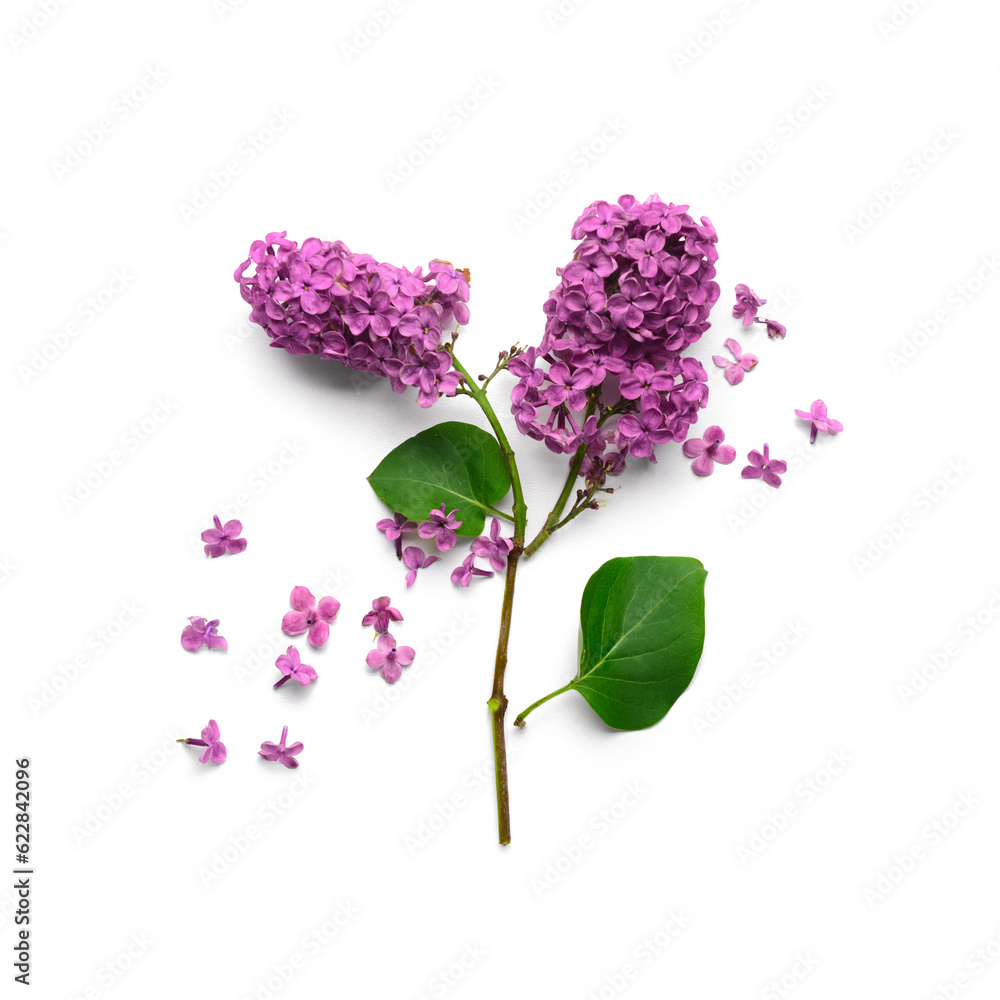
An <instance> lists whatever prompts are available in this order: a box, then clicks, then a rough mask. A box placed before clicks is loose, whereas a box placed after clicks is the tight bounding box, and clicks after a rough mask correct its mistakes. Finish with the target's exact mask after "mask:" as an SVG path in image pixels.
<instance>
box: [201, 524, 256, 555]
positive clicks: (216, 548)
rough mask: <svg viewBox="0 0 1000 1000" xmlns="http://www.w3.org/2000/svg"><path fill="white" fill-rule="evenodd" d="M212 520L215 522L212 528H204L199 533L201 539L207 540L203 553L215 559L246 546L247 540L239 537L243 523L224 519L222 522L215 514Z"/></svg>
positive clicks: (239, 550) (241, 549)
mask: <svg viewBox="0 0 1000 1000" xmlns="http://www.w3.org/2000/svg"><path fill="white" fill-rule="evenodd" d="M212 520H213V521H214V522H215V527H214V528H206V529H205V530H204V531H203V532H202V533H201V540H202V541H203V542H207V543H208V544H207V545H206V546H205V555H206V556H211V557H212V558H213V559H217V558H218V557H219V556H224V555H225V554H226V553H227V552H242V551H243V550H244V549H245V548H246V547H247V540H246V539H245V538H240V537H239V536H240V535H241V534H242V533H243V525H242V524H241V523H240V522H239V521H235V520H233V521H226V523H225V524H223V523H222V522H221V521H220V520H219V515H218V514H216V515H215V516H214V517H213V518H212Z"/></svg>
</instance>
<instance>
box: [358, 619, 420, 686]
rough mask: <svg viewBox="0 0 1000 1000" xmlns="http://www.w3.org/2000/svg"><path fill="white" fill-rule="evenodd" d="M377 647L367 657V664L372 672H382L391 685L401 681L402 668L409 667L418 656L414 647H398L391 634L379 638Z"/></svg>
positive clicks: (387, 633)
mask: <svg viewBox="0 0 1000 1000" xmlns="http://www.w3.org/2000/svg"><path fill="white" fill-rule="evenodd" d="M377 647H378V648H377V649H373V650H372V651H371V652H370V653H369V654H368V655H367V656H366V657H365V662H366V663H367V664H368V666H369V667H371V668H372V670H379V671H381V673H382V677H383V679H385V680H386V681H388V682H389V683H390V684H394V683H395V682H396V681H398V680H399V678H400V675H401V674H402V673H403V671H402V669H401V668H402V667H408V666H409V665H410V664H411V663H412V662H413V658H414V657H415V656H416V655H417V654H416V652H415V651H414V649H413V647H412V646H397V645H396V640H395V639H394V638H393V637H392V633H391V632H386V633H385V635H380V636H379V637H378V643H377Z"/></svg>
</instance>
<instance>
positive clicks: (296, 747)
mask: <svg viewBox="0 0 1000 1000" xmlns="http://www.w3.org/2000/svg"><path fill="white" fill-rule="evenodd" d="M287 737H288V726H283V727H282V730H281V742H280V743H271V742H270V741H269V740H265V741H264V742H263V743H261V745H260V749H259V750H258V751H257V753H258V754H259V755H260V756H261V757H263V758H264V760H276V761H277V762H278V763H279V764H284V765H285V767H298V766H299V762H298V761H297V760H296V759H295V757H296V755H298V754H300V753H302V749H303V744H301V743H293V744H292V745H291V746H285V740H286V739H287Z"/></svg>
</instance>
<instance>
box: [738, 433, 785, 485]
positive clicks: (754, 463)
mask: <svg viewBox="0 0 1000 1000" xmlns="http://www.w3.org/2000/svg"><path fill="white" fill-rule="evenodd" d="M747 461H748V462H749V463H750V464H749V465H748V466H746V467H745V468H744V469H743V471H742V472H741V473H740V475H741V476H742V477H743V478H744V479H763V480H764V482H765V483H767V485H768V486H773V487H774V488H775V489H777V488H778V487H779V486H780V485H781V476H782V475H783V474H784V473H785V472H787V471H788V463H787V462H786V461H784V460H783V459H780V458H775V459H772V458H771V452H770V449H769V448H768V446H767V444H766V443H765V445H764V452H763V454H762V453H761V452H759V451H757V449H756V448H755V449H754V450H753V451H751V452H750V454H749V455H747Z"/></svg>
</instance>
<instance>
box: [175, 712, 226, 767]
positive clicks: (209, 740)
mask: <svg viewBox="0 0 1000 1000" xmlns="http://www.w3.org/2000/svg"><path fill="white" fill-rule="evenodd" d="M177 742H178V743H187V744H189V745H190V746H193V747H204V748H205V749H204V750H203V751H202V752H201V756H200V757H199V758H198V760H199V761H201V763H202V764H208V763H212V764H222V763H224V762H225V760H226V744H225V743H223V742H222V741H221V740H220V739H219V724H218V723H217V722H216V721H215V719H209V720H208V725H207V726H205V728H204V729H203V730H202V731H201V739H200V740H199V739H196V738H194V737H191V738H190V739H186V740H178V741H177Z"/></svg>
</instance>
